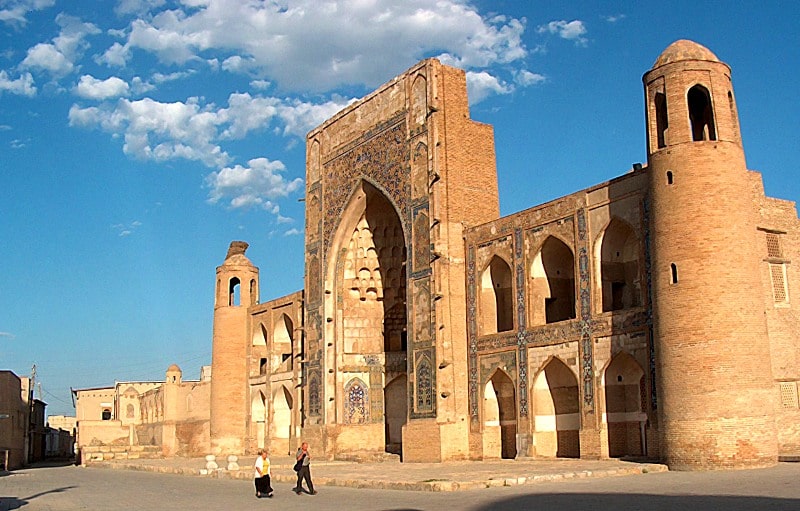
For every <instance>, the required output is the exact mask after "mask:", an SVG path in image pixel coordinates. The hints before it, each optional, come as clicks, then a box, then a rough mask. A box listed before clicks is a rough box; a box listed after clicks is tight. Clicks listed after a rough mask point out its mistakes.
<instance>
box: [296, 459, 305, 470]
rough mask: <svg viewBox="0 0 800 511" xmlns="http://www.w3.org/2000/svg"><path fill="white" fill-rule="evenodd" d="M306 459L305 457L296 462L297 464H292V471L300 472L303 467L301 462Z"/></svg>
mask: <svg viewBox="0 0 800 511" xmlns="http://www.w3.org/2000/svg"><path fill="white" fill-rule="evenodd" d="M304 459H306V457H305V456H303V457H302V458H300V459H299V460H297V463H295V464H294V471H295V472H300V469H301V468H302V467H303V460H304Z"/></svg>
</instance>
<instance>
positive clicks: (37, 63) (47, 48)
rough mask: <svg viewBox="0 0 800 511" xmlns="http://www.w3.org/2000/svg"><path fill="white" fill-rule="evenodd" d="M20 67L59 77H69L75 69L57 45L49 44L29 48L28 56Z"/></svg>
mask: <svg viewBox="0 0 800 511" xmlns="http://www.w3.org/2000/svg"><path fill="white" fill-rule="evenodd" d="M20 66H21V67H22V68H23V69H34V70H40V71H48V72H49V73H50V74H52V75H54V76H57V77H60V76H64V75H67V74H69V73H70V72H71V71H72V69H73V64H72V62H70V60H69V59H68V58H67V57H66V56H65V55H64V54H63V53H61V52H60V51H58V48H56V47H55V45H53V44H49V43H39V44H37V45H36V46H34V47H32V48H29V49H28V55H27V56H26V57H25V60H23V61H22V64H21V65H20Z"/></svg>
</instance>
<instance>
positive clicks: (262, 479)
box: [255, 449, 272, 499]
mask: <svg viewBox="0 0 800 511" xmlns="http://www.w3.org/2000/svg"><path fill="white" fill-rule="evenodd" d="M267 455H269V451H268V450H266V449H259V450H258V458H256V463H255V469H256V471H255V483H256V497H257V498H259V499H260V498H261V497H272V485H271V484H270V483H271V481H270V477H269V458H268V457H267Z"/></svg>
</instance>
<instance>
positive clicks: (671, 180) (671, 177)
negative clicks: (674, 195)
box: [667, 170, 675, 185]
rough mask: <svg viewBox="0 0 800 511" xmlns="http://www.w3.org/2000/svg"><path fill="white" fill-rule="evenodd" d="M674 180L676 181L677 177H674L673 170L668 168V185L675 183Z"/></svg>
mask: <svg viewBox="0 0 800 511" xmlns="http://www.w3.org/2000/svg"><path fill="white" fill-rule="evenodd" d="M674 182H675V178H673V176H672V171H671V170H668V171H667V184H668V185H671V184H673V183H674Z"/></svg>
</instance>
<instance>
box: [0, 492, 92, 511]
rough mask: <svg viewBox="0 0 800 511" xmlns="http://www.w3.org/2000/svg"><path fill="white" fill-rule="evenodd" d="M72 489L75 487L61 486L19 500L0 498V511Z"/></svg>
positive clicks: (16, 507)
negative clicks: (49, 494)
mask: <svg viewBox="0 0 800 511" xmlns="http://www.w3.org/2000/svg"><path fill="white" fill-rule="evenodd" d="M73 488H76V486H62V487H61V488H53V489H52V490H47V491H43V492H39V493H35V494H33V495H30V496H28V497H24V498H21V499H19V498H17V497H0V511H6V510H10V509H19V508H21V507H22V506H25V505H27V504H29V503H30V501H32V500H34V499H36V498H38V497H41V496H42V495H47V494H48V493H61V492H65V491H67V490H71V489H73Z"/></svg>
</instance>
